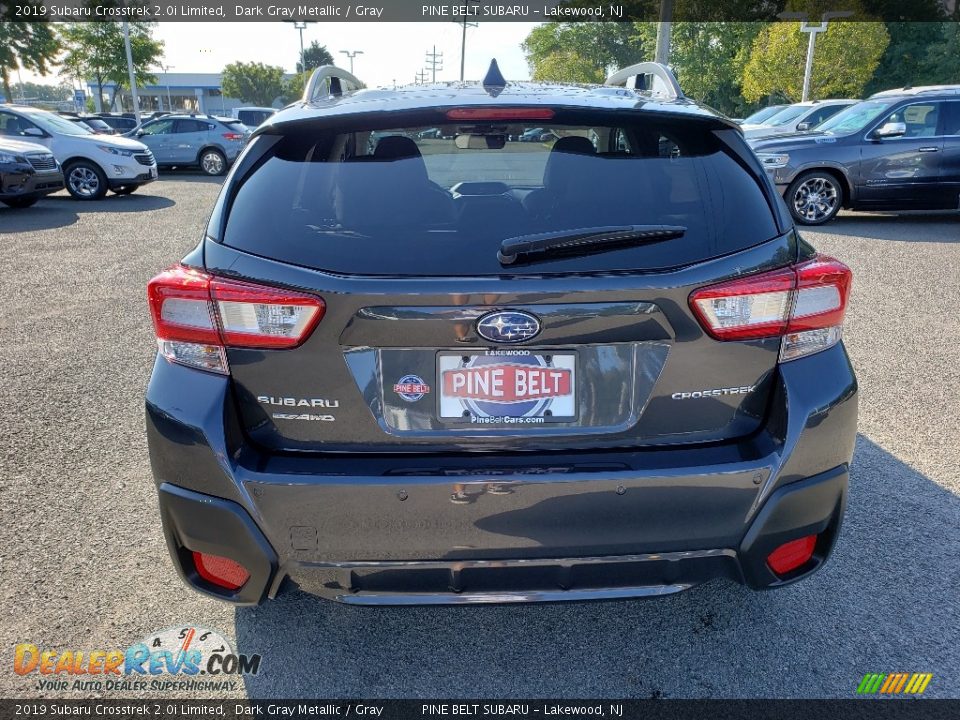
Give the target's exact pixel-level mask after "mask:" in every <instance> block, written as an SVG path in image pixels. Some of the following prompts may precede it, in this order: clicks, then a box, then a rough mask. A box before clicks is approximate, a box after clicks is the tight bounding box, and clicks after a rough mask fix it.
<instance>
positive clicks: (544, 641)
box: [0, 174, 960, 698]
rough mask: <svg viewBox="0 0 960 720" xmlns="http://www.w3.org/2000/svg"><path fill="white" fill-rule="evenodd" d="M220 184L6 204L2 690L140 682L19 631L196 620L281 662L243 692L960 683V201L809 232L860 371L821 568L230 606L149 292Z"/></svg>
mask: <svg viewBox="0 0 960 720" xmlns="http://www.w3.org/2000/svg"><path fill="white" fill-rule="evenodd" d="M217 189H218V183H217V182H216V181H214V180H210V179H207V178H201V177H198V176H193V175H189V174H177V175H173V176H170V177H169V179H166V178H165V179H162V180H161V181H159V182H156V183H154V184H153V185H150V186H148V187H145V188H142V189H141V190H140V191H138V192H137V193H136V194H134V195H132V196H129V197H115V196H109V197H108V198H106V199H105V200H103V201H99V202H94V203H79V202H75V201H73V200H70V199H69V198H68V197H67V196H66V195H64V194H58V195H56V196H52V197H51V198H48V199H45V200H43V201H41V202H40V203H38V204H37V205H36V206H35V207H33V208H30V209H27V210H20V211H13V210H7V209H5V208H0V242H2V243H3V246H4V247H5V251H6V253H7V261H6V262H5V263H3V264H2V266H0V297H2V308H3V312H2V313H0V362H2V367H3V373H2V380H0V437H2V453H0V463H2V466H0V502H2V506H3V517H4V523H3V524H4V532H3V533H2V540H0V566H2V577H3V582H2V583H0V597H2V604H3V607H4V608H5V612H4V613H2V616H0V652H2V657H0V695H2V696H3V697H28V696H43V695H45V696H48V697H55V696H65V697H83V696H85V695H103V696H125V697H129V696H130V695H132V694H134V695H135V694H139V693H131V692H122V693H111V692H106V691H104V692H102V693H98V692H84V691H73V690H68V691H65V692H50V691H42V690H39V689H38V685H37V682H38V675H37V674H36V673H34V674H32V675H28V676H24V677H21V676H18V675H15V674H14V673H13V672H12V660H13V648H14V645H15V644H17V643H23V642H30V643H33V644H35V645H37V646H38V647H40V648H41V649H53V650H57V651H58V652H62V651H63V650H67V649H73V650H85V651H89V650H96V649H106V650H109V649H115V648H126V647H127V646H129V645H130V644H131V643H133V642H135V641H137V640H138V639H139V638H142V637H143V636H145V635H147V634H148V633H152V632H153V631H156V630H159V629H163V628H169V627H171V626H180V625H200V626H204V627H208V628H213V629H216V630H219V631H222V632H223V633H224V634H225V635H227V636H228V637H230V638H235V640H236V642H235V646H236V648H237V649H238V650H239V651H240V652H244V653H260V654H261V655H262V656H263V664H262V667H261V671H260V673H259V674H258V675H256V676H248V677H247V678H246V681H245V683H241V684H240V685H239V686H238V687H237V688H236V689H235V690H233V691H228V692H225V693H223V695H224V696H244V695H250V696H252V697H297V696H309V697H345V696H356V697H365V698H376V697H438V696H439V697H489V698H499V697H504V698H506V697H611V698H614V697H674V698H681V697H786V698H794V697H840V698H845V697H852V696H853V693H854V690H855V689H856V687H857V685H858V683H859V682H860V679H861V678H862V677H863V675H864V674H865V673H867V672H929V673H933V680H932V681H931V683H930V685H929V687H928V689H927V691H926V695H927V696H933V697H960V599H958V592H957V590H958V588H960V560H958V558H960V448H958V445H960V442H958V441H960V402H958V395H960V344H958V340H957V338H958V337H960V320H958V317H960V313H958V312H957V308H958V307H960V270H958V268H960V216H958V215H956V214H953V215H939V216H928V215H924V216H899V217H897V216H892V215H856V214H848V213H844V214H842V215H841V216H840V217H839V218H838V219H836V220H835V221H834V222H833V223H831V224H830V225H828V226H826V227H824V228H821V229H818V230H815V231H805V232H804V235H805V236H806V237H807V238H808V239H809V240H811V241H812V242H813V243H814V244H815V245H816V246H817V247H818V248H819V249H820V250H821V251H823V252H826V253H829V254H832V255H835V256H836V257H838V258H840V259H842V260H843V261H844V262H846V263H848V264H849V265H850V266H851V267H852V268H853V271H854V274H855V280H854V289H853V298H852V302H851V305H850V308H849V312H848V316H847V322H846V327H845V341H846V343H847V346H848V348H849V351H850V354H851V356H852V358H853V363H854V365H855V367H856V369H857V373H858V376H859V381H860V385H861V400H860V437H859V442H858V445H857V451H856V456H855V460H854V465H853V469H852V473H851V492H850V498H849V503H848V509H847V517H846V522H845V526H844V529H843V532H842V534H841V538H840V541H839V545H838V547H837V550H836V552H835V554H834V557H833V559H832V560H831V561H830V562H829V563H828V564H827V566H826V567H825V568H824V569H823V570H822V571H821V572H819V573H817V574H816V575H815V576H813V577H812V578H810V579H808V580H807V581H805V582H802V583H799V584H796V585H793V586H791V587H789V588H786V589H784V590H781V591H775V592H763V593H756V592H752V591H749V590H746V589H743V588H740V587H738V586H735V585H733V584H730V583H725V582H714V583H709V584H707V585H703V586H700V587H698V588H694V589H693V590H691V591H689V592H687V593H684V594H680V595H676V596H671V597H665V598H661V599H656V600H647V601H634V602H625V601H618V602H604V603H575V604H553V605H541V606H502V607H468V608H390V609H368V608H357V607H347V606H340V605H336V604H332V603H328V602H324V601H321V600H318V599H314V598H312V597H309V596H305V595H303V594H300V593H297V592H293V593H290V594H287V595H283V596H281V597H280V598H279V599H278V600H276V601H274V602H271V603H268V604H266V605H265V606H262V607H259V608H241V609H235V608H233V607H231V606H228V605H225V604H221V603H219V602H217V601H214V600H211V599H207V598H205V597H202V596H200V595H198V594H196V593H194V592H193V591H190V590H188V589H187V588H186V587H185V586H184V585H183V584H182V583H181V582H180V580H179V579H178V578H177V576H176V573H175V571H174V569H173V566H172V564H171V562H170V560H169V558H168V556H167V551H166V547H165V545H164V541H163V538H162V535H161V531H160V520H159V516H158V512H157V505H156V497H155V491H154V487H153V482H152V480H151V477H150V469H149V463H148V459H147V450H146V443H145V434H144V423H143V392H144V389H145V387H146V383H147V380H148V377H149V374H150V368H151V364H152V362H153V358H154V352H155V343H154V339H153V333H152V328H151V325H150V319H149V316H148V313H147V308H146V303H145V299H144V286H145V283H146V282H147V280H149V278H150V277H151V276H153V275H154V274H155V273H156V272H158V271H159V270H161V269H163V268H164V267H166V266H167V265H169V264H170V263H171V262H172V261H175V260H176V259H178V258H179V257H180V256H181V255H183V254H184V253H185V252H186V251H187V250H189V249H190V248H191V247H193V245H194V244H195V243H196V242H197V240H198V239H199V237H200V233H201V230H202V227H203V224H204V222H205V220H206V217H207V214H208V212H209V210H210V208H211V206H212V202H213V199H214V197H215V194H216V192H217ZM74 679H75V678H72V677H71V678H69V680H70V681H71V682H72V681H73V680H74ZM142 694H144V695H146V696H150V697H174V696H187V695H190V694H191V693H180V692H174V693H164V694H160V693H157V692H152V691H149V690H148V691H146V692H144V693H142ZM196 694H197V695H200V696H209V695H210V693H208V692H202V693H196Z"/></svg>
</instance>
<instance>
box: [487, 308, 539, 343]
mask: <svg viewBox="0 0 960 720" xmlns="http://www.w3.org/2000/svg"><path fill="white" fill-rule="evenodd" d="M539 332H540V321H539V320H537V318H535V317H534V316H533V315H531V314H530V313H525V312H520V311H519V310H504V311H498V312H492V313H487V314H486V315H484V316H483V317H481V318H480V319H479V320H477V333H478V334H479V335H480V337H482V338H484V339H485V340H489V341H490V342H496V343H515V342H523V341H524V340H530V339H531V338H534V337H536V336H537V334H538V333H539Z"/></svg>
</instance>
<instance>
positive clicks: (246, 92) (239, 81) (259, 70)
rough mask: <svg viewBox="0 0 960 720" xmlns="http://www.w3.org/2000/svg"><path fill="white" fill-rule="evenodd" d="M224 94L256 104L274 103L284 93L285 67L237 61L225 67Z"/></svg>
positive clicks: (266, 104) (267, 104)
mask: <svg viewBox="0 0 960 720" xmlns="http://www.w3.org/2000/svg"><path fill="white" fill-rule="evenodd" d="M223 94H224V95H227V96H229V97H235V98H240V99H241V100H242V101H243V102H248V103H252V104H254V105H263V106H269V105H273V102H274V100H276V99H277V98H278V97H280V96H282V95H283V94H284V83H283V68H281V67H277V66H275V65H264V64H263V63H243V62H235V63H231V64H229V65H227V66H226V67H225V68H224V69H223Z"/></svg>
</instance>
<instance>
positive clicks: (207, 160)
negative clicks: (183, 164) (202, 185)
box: [200, 150, 224, 175]
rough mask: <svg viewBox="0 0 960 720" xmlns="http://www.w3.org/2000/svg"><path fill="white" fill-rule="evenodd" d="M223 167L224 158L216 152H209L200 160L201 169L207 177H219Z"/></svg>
mask: <svg viewBox="0 0 960 720" xmlns="http://www.w3.org/2000/svg"><path fill="white" fill-rule="evenodd" d="M223 166H224V163H223V156H222V155H221V154H220V153H218V152H216V151H215V150H208V151H207V152H205V153H204V154H203V156H202V157H201V158H200V167H201V168H202V169H203V171H204V172H205V173H206V174H207V175H219V174H220V173H222V172H223Z"/></svg>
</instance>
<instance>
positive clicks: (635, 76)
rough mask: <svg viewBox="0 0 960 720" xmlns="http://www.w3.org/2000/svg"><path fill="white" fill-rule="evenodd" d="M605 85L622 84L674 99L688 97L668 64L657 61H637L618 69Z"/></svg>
mask: <svg viewBox="0 0 960 720" xmlns="http://www.w3.org/2000/svg"><path fill="white" fill-rule="evenodd" d="M604 85H620V86H623V87H626V88H631V89H635V90H643V91H645V92H649V93H651V94H653V95H665V96H666V97H669V98H671V99H674V100H678V99H680V98H683V97H686V96H685V95H684V94H683V90H681V89H680V83H678V82H677V77H676V75H674V74H673V71H672V70H671V69H670V68H668V67H667V66H666V65H663V64H661V63H655V62H642V63H637V64H636V65H631V66H630V67H625V68H623V69H622V70H617V71H616V72H615V73H613V75H611V76H610V77H608V78H607V81H606V82H605V83H604Z"/></svg>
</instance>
